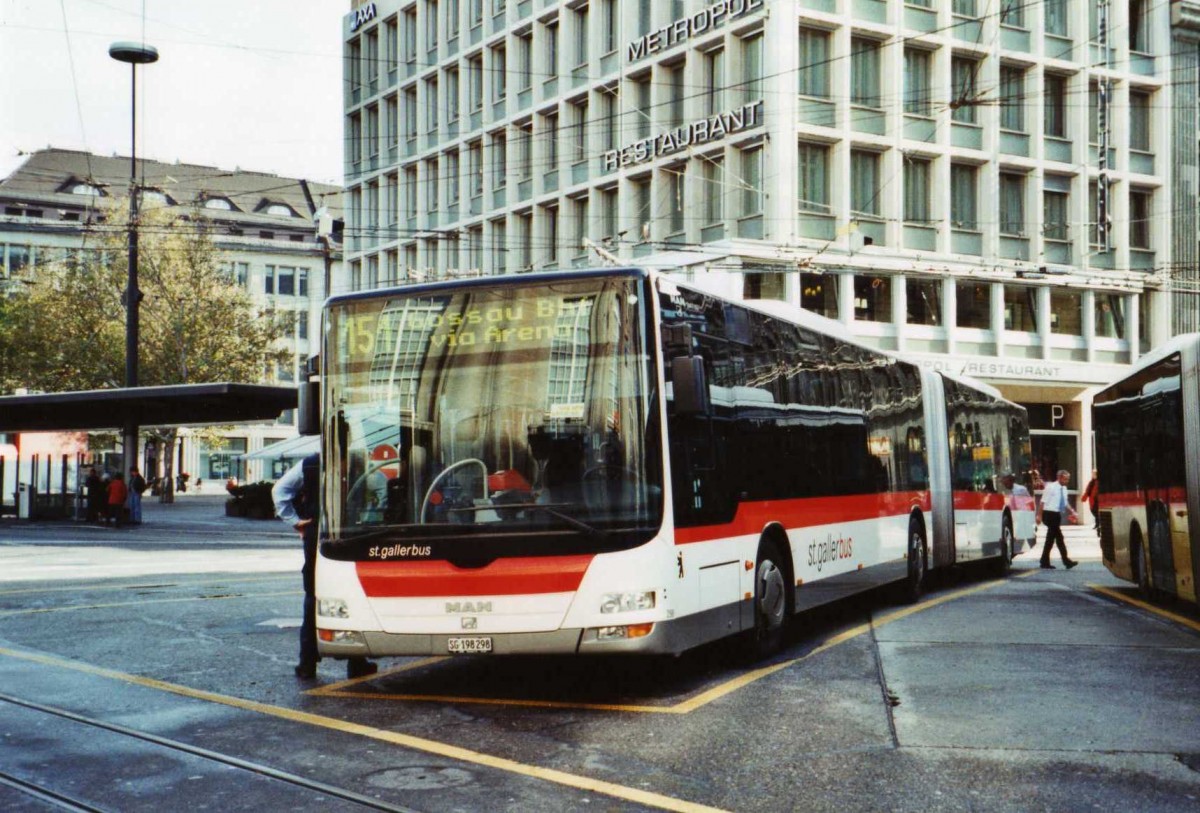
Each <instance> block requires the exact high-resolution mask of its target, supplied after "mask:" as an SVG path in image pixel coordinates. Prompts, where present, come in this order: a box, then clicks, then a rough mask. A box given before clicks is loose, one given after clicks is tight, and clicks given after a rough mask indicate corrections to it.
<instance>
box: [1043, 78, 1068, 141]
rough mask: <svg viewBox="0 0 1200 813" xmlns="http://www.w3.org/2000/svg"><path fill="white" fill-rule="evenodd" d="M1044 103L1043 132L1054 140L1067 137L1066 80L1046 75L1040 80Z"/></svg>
mask: <svg viewBox="0 0 1200 813" xmlns="http://www.w3.org/2000/svg"><path fill="white" fill-rule="evenodd" d="M1042 99H1043V101H1044V103H1045V118H1044V132H1045V134H1046V135H1048V136H1052V137H1054V138H1066V137H1067V78H1066V77H1065V76H1058V75H1056V74H1053V73H1048V74H1046V75H1045V76H1044V77H1043V80H1042Z"/></svg>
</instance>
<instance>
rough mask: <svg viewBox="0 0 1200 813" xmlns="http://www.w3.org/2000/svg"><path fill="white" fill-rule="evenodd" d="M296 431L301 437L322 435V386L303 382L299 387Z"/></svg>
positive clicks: (312, 382) (318, 383)
mask: <svg viewBox="0 0 1200 813" xmlns="http://www.w3.org/2000/svg"><path fill="white" fill-rule="evenodd" d="M297 396H298V397H297V409H296V429H297V430H298V431H299V432H300V434H301V435H319V434H321V384H320V382H318V381H301V382H300V386H299V387H297Z"/></svg>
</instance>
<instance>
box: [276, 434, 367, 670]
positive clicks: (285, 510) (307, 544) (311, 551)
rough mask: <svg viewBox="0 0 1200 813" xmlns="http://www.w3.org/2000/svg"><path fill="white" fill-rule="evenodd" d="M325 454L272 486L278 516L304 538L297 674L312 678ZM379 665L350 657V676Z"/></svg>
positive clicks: (295, 468) (317, 657)
mask: <svg viewBox="0 0 1200 813" xmlns="http://www.w3.org/2000/svg"><path fill="white" fill-rule="evenodd" d="M320 476H321V456H320V455H318V454H310V455H308V456H307V457H305V458H304V459H303V460H301V461H300V462H299V463H297V464H296V465H294V466H292V467H291V468H290V469H288V471H287V473H286V474H284V475H283V477H280V478H279V481H278V482H276V483H275V487H274V488H272V489H271V498H272V499H273V500H274V501H275V516H277V517H279V518H280V519H281V520H283V521H284V522H286V523H288V524H289V525H291V526H292V527H293V528H295V529H296V531H297V532H298V533H299V534H300V538H301V539H303V540H304V568H303V570H301V571H300V572H301V574H302V575H303V578H304V618H303V619H302V620H301V622H300V662H299V663H298V664H296V670H295V671H296V677H298V678H302V679H304V680H311V679H313V678H315V677H316V676H317V662H318V661H319V660H321V657H320V655H318V654H317V598H316V595H315V585H316V573H317V530H318V527H319V523H318V522H317V518H318V507H319V505H320V492H321V488H320V485H321V480H320ZM378 669H379V667H377V666H376V665H375V664H373V663H371V662H370V661H368V660H367V659H366V658H350V659H349V660H348V661H347V662H346V674H347V675H348V676H349V677H352V678H355V677H363V676H365V675H371V674H374V673H375V672H376V671H378Z"/></svg>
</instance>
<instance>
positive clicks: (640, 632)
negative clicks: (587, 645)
mask: <svg viewBox="0 0 1200 813" xmlns="http://www.w3.org/2000/svg"><path fill="white" fill-rule="evenodd" d="M653 629H654V625H653V624H630V625H629V626H627V627H599V628H598V629H597V630H596V640H597V641H612V640H616V639H619V638H645V637H646V636H647V635H649V634H650V633H651V631H653Z"/></svg>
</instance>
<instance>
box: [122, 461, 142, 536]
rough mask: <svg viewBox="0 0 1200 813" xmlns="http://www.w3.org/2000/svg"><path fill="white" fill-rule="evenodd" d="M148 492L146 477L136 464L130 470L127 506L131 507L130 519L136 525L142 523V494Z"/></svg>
mask: <svg viewBox="0 0 1200 813" xmlns="http://www.w3.org/2000/svg"><path fill="white" fill-rule="evenodd" d="M145 493H146V478H145V477H143V476H142V475H141V473H140V472H139V471H138V470H137V466H134V467H133V468H132V469H130V470H129V497H128V499H127V500H126V503H125V504H126V506H127V507H128V508H129V521H130V522H131V523H133V524H134V525H141V524H142V495H143V494H145Z"/></svg>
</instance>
